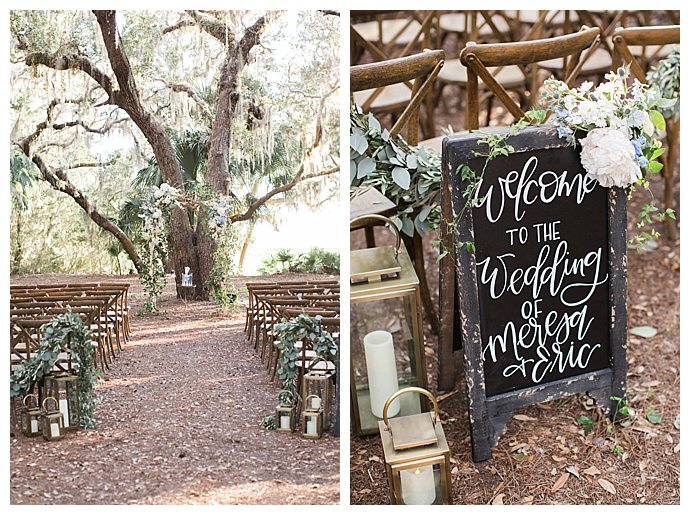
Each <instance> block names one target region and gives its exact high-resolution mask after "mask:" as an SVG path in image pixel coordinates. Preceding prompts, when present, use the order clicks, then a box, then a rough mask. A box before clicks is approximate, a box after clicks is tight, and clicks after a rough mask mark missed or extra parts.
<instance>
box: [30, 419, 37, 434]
mask: <svg viewBox="0 0 690 515" xmlns="http://www.w3.org/2000/svg"><path fill="white" fill-rule="evenodd" d="M31 432H32V433H37V432H38V420H36V419H35V418H32V419H31Z"/></svg>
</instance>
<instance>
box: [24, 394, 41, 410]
mask: <svg viewBox="0 0 690 515" xmlns="http://www.w3.org/2000/svg"><path fill="white" fill-rule="evenodd" d="M29 397H33V398H35V399H36V407H37V408H38V395H36V394H35V393H30V394H28V395H25V396H24V399H23V400H22V402H23V403H24V407H25V408H27V409H28V408H29V406H27V404H26V399H28V398H29Z"/></svg>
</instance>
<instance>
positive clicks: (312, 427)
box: [307, 417, 317, 436]
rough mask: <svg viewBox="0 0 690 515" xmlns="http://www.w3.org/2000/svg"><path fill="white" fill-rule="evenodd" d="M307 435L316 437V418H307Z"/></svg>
mask: <svg viewBox="0 0 690 515" xmlns="http://www.w3.org/2000/svg"><path fill="white" fill-rule="evenodd" d="M307 434H308V435H314V436H316V434H317V433H316V417H308V418H307Z"/></svg>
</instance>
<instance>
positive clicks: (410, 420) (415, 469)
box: [379, 387, 451, 504]
mask: <svg viewBox="0 0 690 515" xmlns="http://www.w3.org/2000/svg"><path fill="white" fill-rule="evenodd" d="M407 393H418V394H421V395H424V396H426V397H427V398H428V399H429V400H431V402H432V403H433V405H434V410H433V412H424V413H419V414H416V415H408V416H400V417H397V418H393V419H389V418H388V416H387V412H388V409H389V408H390V407H391V406H392V405H393V403H394V402H395V400H396V398H397V397H399V396H401V395H403V394H407ZM379 432H380V434H381V441H382V443H383V455H384V461H385V466H386V476H387V477H388V493H389V495H390V500H391V504H450V503H451V488H450V485H451V482H450V449H449V448H448V443H447V442H446V436H445V434H444V432H443V427H442V426H441V422H440V420H439V419H438V403H437V401H436V398H435V397H434V396H433V395H432V394H431V393H429V392H428V391H427V390H424V389H423V388H416V387H410V388H404V389H402V390H399V391H398V392H396V393H394V394H393V395H391V396H390V397H389V398H388V400H387V401H386V405H385V406H384V409H383V421H381V422H379Z"/></svg>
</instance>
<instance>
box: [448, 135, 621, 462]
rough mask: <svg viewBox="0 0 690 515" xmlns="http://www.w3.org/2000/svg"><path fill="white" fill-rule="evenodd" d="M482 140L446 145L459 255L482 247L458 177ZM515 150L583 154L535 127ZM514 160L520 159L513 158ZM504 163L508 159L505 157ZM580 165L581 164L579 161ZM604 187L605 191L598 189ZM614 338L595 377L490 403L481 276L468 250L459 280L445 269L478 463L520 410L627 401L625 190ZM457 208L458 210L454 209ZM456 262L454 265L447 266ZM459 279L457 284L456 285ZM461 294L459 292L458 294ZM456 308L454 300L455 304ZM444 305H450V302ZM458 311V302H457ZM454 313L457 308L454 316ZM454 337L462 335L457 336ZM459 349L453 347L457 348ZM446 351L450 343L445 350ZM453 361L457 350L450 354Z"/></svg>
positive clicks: (611, 263) (616, 211)
mask: <svg viewBox="0 0 690 515" xmlns="http://www.w3.org/2000/svg"><path fill="white" fill-rule="evenodd" d="M483 137H484V136H483V135H481V134H476V133H475V134H462V135H457V136H452V137H450V138H446V139H445V140H444V142H443V153H442V154H443V158H442V162H443V185H442V188H441V190H442V205H443V206H444V207H445V208H446V209H445V213H446V221H447V214H448V213H449V211H448V209H449V208H452V213H451V214H452V220H454V222H453V223H452V224H451V225H450V228H451V229H450V230H446V231H445V234H444V239H445V241H444V244H445V245H446V247H448V248H451V249H454V248H455V243H456V242H465V241H473V242H474V241H475V238H474V225H473V213H472V211H473V210H474V209H477V208H474V209H470V208H468V209H465V210H464V211H463V215H462V216H461V217H460V218H458V213H460V212H461V211H462V209H461V208H462V206H464V203H465V199H464V198H463V196H462V192H463V181H462V179H461V177H460V175H459V174H457V173H456V171H457V170H458V168H459V167H460V166H461V165H462V164H467V163H468V162H469V160H470V159H474V158H476V154H475V152H482V153H484V154H485V153H486V152H487V146H486V145H485V144H481V145H480V144H479V143H478V140H480V139H482V138H483ZM508 143H509V144H510V145H512V147H513V148H514V152H513V153H521V152H530V151H536V150H542V149H561V148H562V149H563V150H564V151H568V149H570V150H571V151H572V152H578V151H579V150H578V149H575V148H573V147H572V146H570V147H569V146H568V144H567V143H566V142H565V140H563V139H560V138H558V135H557V132H556V129H555V128H554V127H528V128H525V129H523V130H521V131H520V132H519V133H518V134H517V135H515V136H511V137H510V138H509V141H508ZM511 155H513V154H511ZM496 159H508V158H504V157H498V158H496ZM578 163H579V158H578ZM597 187H599V186H597ZM606 195H607V200H608V202H607V204H608V213H607V219H608V274H609V275H608V291H609V295H608V296H609V306H608V310H607V311H608V313H609V317H608V336H609V342H608V346H609V365H610V366H609V367H608V368H604V369H601V370H596V371H593V372H587V373H583V374H579V375H574V376H572V375H571V376H569V377H565V378H563V379H558V380H555V381H550V382H546V383H543V384H538V385H535V386H532V387H529V388H523V389H517V390H514V391H509V392H506V393H499V394H497V395H493V396H487V393H486V384H485V377H484V363H483V357H482V335H481V327H480V320H481V319H480V316H481V312H480V304H479V290H478V284H477V268H476V260H475V253H474V252H471V251H468V250H466V249H461V250H456V251H455V258H454V260H455V261H454V265H455V274H452V273H451V272H450V270H449V265H446V267H445V268H444V270H445V272H446V273H444V274H442V277H441V280H442V281H443V283H445V282H448V281H452V282H456V283H457V290H456V293H457V297H455V299H457V302H458V303H459V305H457V306H455V310H454V315H453V316H452V317H451V316H449V314H448V315H447V316H446V317H445V322H446V324H447V323H448V321H449V319H450V321H451V323H456V324H457V323H458V322H459V324H460V326H461V330H460V331H459V333H460V337H461V345H462V354H463V358H464V369H465V380H466V383H467V395H468V401H469V407H468V409H469V420H470V426H471V437H472V455H473V459H474V461H483V460H486V459H489V458H490V457H491V448H492V447H495V446H496V444H497V443H498V440H499V438H500V437H501V435H502V434H503V432H504V430H505V427H506V424H507V423H508V421H509V420H510V419H511V418H512V415H513V412H514V410H516V409H518V408H521V407H525V406H529V405H532V404H536V403H541V402H546V401H549V400H553V399H557V398H560V397H564V396H567V395H573V394H576V393H583V392H585V393H587V394H588V395H589V396H590V397H592V398H593V399H594V400H595V401H596V403H597V404H598V405H599V406H600V407H601V408H602V410H603V411H604V412H605V413H606V414H607V415H608V416H609V417H613V416H614V415H615V413H616V410H617V403H616V402H615V401H613V400H612V399H611V398H612V397H613V396H616V397H621V398H622V397H624V396H625V392H626V372H627V365H626V345H627V342H626V338H627V332H626V323H627V315H626V290H627V261H626V209H627V195H626V191H625V189H624V188H608V192H607V193H606ZM449 201H450V202H449ZM446 259H449V258H446ZM453 275H454V277H453ZM443 283H442V284H441V290H442V292H445V295H446V296H447V297H449V296H450V287H449V286H448V285H447V284H446V285H445V287H444V284H443ZM453 293H455V292H453ZM449 300H454V299H449ZM442 302H446V301H444V300H442ZM449 303H450V304H452V302H449ZM451 309H452V308H451ZM454 329H455V331H453V329H448V332H449V333H450V332H455V333H456V336H455V337H454V339H457V336H458V335H457V333H458V331H457V328H454ZM452 343H453V342H452V341H450V342H445V345H446V346H448V345H452ZM442 345H443V343H442ZM445 352H446V355H448V354H452V350H450V349H445Z"/></svg>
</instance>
